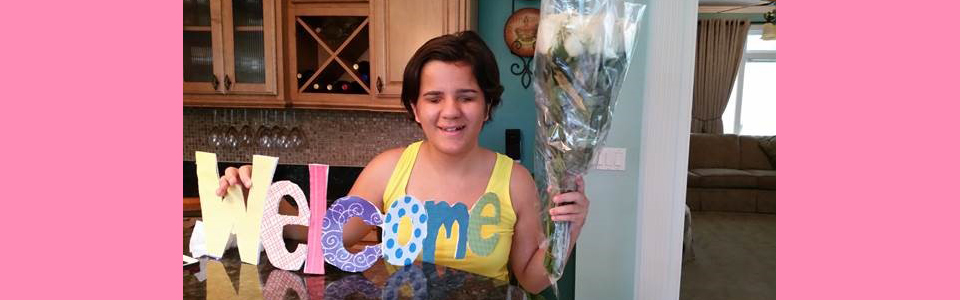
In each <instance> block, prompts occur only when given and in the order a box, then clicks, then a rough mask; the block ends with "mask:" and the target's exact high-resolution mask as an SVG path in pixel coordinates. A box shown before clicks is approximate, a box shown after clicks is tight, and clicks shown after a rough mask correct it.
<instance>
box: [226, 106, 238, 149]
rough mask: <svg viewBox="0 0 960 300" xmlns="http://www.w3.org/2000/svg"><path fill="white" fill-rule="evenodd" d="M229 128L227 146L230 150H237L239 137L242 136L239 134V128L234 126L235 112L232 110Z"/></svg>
mask: <svg viewBox="0 0 960 300" xmlns="http://www.w3.org/2000/svg"><path fill="white" fill-rule="evenodd" d="M227 127H229V128H228V129H227V133H226V136H227V140H226V146H227V147H230V148H237V143H238V142H239V138H238V136H239V135H240V134H239V133H238V132H237V127H236V126H234V118H233V110H230V125H229V126H227Z"/></svg>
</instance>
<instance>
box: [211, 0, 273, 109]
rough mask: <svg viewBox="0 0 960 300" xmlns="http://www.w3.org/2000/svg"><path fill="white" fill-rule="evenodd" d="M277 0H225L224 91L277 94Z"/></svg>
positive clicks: (223, 6)
mask: <svg viewBox="0 0 960 300" xmlns="http://www.w3.org/2000/svg"><path fill="white" fill-rule="evenodd" d="M274 1H275V0H232V1H230V0H223V3H222V9H223V11H224V12H225V13H224V14H223V56H224V58H223V59H224V64H223V65H224V66H223V68H224V79H223V88H224V91H226V92H227V93H230V94H269V95H276V93H277V51H276V49H277V47H276V25H275V22H276V21H275V18H276V15H277V14H276V9H275V7H276V5H275V4H276V3H275V2H274Z"/></svg>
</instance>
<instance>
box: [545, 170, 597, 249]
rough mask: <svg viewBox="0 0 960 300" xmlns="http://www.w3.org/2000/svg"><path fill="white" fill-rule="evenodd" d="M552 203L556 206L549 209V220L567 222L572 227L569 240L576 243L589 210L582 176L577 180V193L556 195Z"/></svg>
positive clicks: (588, 200)
mask: <svg viewBox="0 0 960 300" xmlns="http://www.w3.org/2000/svg"><path fill="white" fill-rule="evenodd" d="M553 203H556V204H557V206H556V207H554V208H551V209H550V218H551V219H552V220H553V221H569V222H570V224H571V225H572V226H571V229H572V232H571V238H572V239H573V240H574V241H576V240H577V237H578V236H579V235H580V229H581V228H583V224H584V222H586V220H587V212H588V211H589V210H590V199H587V196H586V195H585V194H584V182H583V176H580V177H578V178H577V191H575V192H568V193H563V194H560V195H556V196H554V197H553ZM571 248H572V247H571Z"/></svg>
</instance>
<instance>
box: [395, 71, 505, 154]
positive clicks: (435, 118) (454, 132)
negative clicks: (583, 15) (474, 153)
mask: <svg viewBox="0 0 960 300" xmlns="http://www.w3.org/2000/svg"><path fill="white" fill-rule="evenodd" d="M486 103H487V102H486V101H485V99H484V98H483V92H482V91H481V89H480V85H479V84H478V83H477V79H476V78H474V76H473V68H472V67H471V66H470V65H468V64H466V63H463V62H453V63H450V62H443V61H436V60H434V61H430V62H427V63H426V64H425V65H424V66H423V70H422V71H421V74H420V95H419V96H418V98H417V104H414V105H413V115H414V117H415V119H416V120H417V122H418V123H420V127H421V128H423V133H424V135H425V136H426V137H427V141H429V142H430V143H431V144H432V145H433V146H434V147H435V148H436V149H438V150H440V151H441V152H443V153H447V154H458V153H466V152H467V151H469V150H471V149H473V148H475V147H477V139H478V137H479V136H480V129H482V128H483V122H484V121H486V120H487V118H488V116H487V104H486Z"/></svg>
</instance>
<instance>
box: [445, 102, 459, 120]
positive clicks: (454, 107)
mask: <svg viewBox="0 0 960 300" xmlns="http://www.w3.org/2000/svg"><path fill="white" fill-rule="evenodd" d="M461 113H462V111H461V110H460V103H459V102H457V99H453V98H449V99H444V101H443V106H441V108H440V117H441V118H445V119H455V118H458V117H460V116H461Z"/></svg>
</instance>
